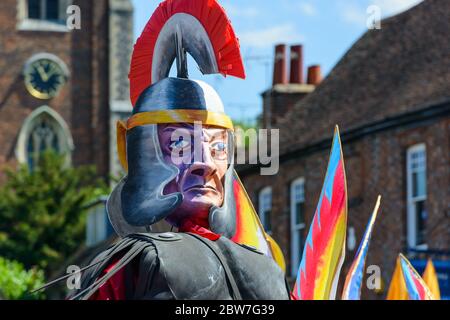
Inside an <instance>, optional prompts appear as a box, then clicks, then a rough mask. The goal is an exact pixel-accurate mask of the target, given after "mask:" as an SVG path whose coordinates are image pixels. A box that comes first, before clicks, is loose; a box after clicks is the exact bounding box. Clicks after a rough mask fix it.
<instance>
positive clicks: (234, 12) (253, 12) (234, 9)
mask: <svg viewBox="0 0 450 320" xmlns="http://www.w3.org/2000/svg"><path fill="white" fill-rule="evenodd" d="M222 6H223V7H224V8H225V12H226V13H227V14H228V15H230V16H232V17H239V18H255V17H257V16H258V15H259V10H258V8H256V7H243V6H236V5H234V4H231V3H229V2H224V3H222Z"/></svg>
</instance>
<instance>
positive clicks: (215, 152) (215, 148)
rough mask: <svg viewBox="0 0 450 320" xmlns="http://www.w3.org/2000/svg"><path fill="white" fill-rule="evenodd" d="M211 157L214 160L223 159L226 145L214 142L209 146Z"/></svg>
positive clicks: (225, 153)
mask: <svg viewBox="0 0 450 320" xmlns="http://www.w3.org/2000/svg"><path fill="white" fill-rule="evenodd" d="M211 155H212V156H213V158H215V159H219V160H220V159H224V158H225V157H226V155H227V144H226V143H224V142H216V143H214V144H213V145H212V146H211Z"/></svg>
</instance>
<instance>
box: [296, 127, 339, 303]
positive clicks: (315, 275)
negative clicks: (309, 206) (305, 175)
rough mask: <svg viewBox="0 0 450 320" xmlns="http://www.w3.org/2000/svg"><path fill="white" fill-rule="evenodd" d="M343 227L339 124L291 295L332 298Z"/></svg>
mask: <svg viewBox="0 0 450 320" xmlns="http://www.w3.org/2000/svg"><path fill="white" fill-rule="evenodd" d="M346 229H347V184H346V179H345V170H344V158H343V155H342V146H341V141H340V136H339V128H338V127H337V126H336V129H335V133H334V138H333V144H332V147H331V154H330V159H329V162H328V168H327V173H326V176H325V181H324V184H323V187H322V191H321V193H320V198H319V203H318V206H317V209H316V212H315V214H314V218H313V220H312V223H311V227H310V230H309V233H308V236H307V238H306V243H305V248H304V250H303V256H302V260H301V262H300V267H299V269H298V273H297V280H296V282H295V285H294V289H293V292H292V297H293V298H294V299H297V300H328V299H334V298H335V295H336V289H337V282H338V279H339V274H340V270H341V267H342V263H343V261H344V257H345V236H346Z"/></svg>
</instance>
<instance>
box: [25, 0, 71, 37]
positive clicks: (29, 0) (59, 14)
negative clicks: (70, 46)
mask: <svg viewBox="0 0 450 320" xmlns="http://www.w3.org/2000/svg"><path fill="white" fill-rule="evenodd" d="M17 1H18V6H17V29H18V30H20V31H45V32H68V31H69V29H68V28H67V25H66V19H67V17H68V16H67V12H66V11H67V8H68V7H69V6H70V5H71V4H72V0H17Z"/></svg>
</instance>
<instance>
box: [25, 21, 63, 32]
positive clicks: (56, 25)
mask: <svg viewBox="0 0 450 320" xmlns="http://www.w3.org/2000/svg"><path fill="white" fill-rule="evenodd" d="M17 30H19V31H45V32H69V29H68V28H67V26H66V25H65V24H64V23H61V22H55V21H48V20H37V19H24V20H22V21H21V22H20V23H19V24H18V26H17Z"/></svg>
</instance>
